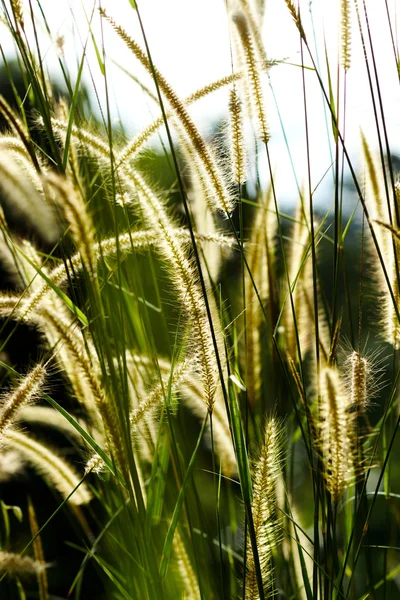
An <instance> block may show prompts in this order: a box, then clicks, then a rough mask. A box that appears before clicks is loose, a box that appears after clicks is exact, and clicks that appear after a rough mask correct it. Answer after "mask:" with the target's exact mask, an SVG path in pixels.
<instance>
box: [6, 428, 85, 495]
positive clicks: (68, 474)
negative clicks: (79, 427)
mask: <svg viewBox="0 0 400 600" xmlns="http://www.w3.org/2000/svg"><path fill="white" fill-rule="evenodd" d="M4 444H5V445H6V446H7V447H9V448H13V449H14V450H16V451H17V452H19V453H20V454H21V455H22V457H23V459H24V460H25V461H26V462H28V463H29V464H30V465H32V467H33V468H34V469H36V470H37V471H38V473H40V474H41V475H42V476H43V477H44V478H45V479H46V480H47V481H48V482H49V484H50V485H51V486H54V487H55V488H56V490H57V491H58V492H59V493H60V495H61V496H62V497H63V499H64V500H65V499H67V498H68V501H69V502H71V504H76V505H80V504H87V503H88V502H90V500H91V498H92V496H91V494H90V492H89V489H88V488H87V486H86V484H85V482H82V480H81V478H80V477H78V475H77V474H76V472H75V471H74V470H73V469H72V467H71V466H70V465H68V464H67V463H66V462H65V461H64V460H62V459H61V458H60V457H59V456H57V455H56V454H55V453H54V452H53V451H52V450H50V448H48V447H47V446H45V445H44V444H42V443H40V442H38V441H36V440H34V439H32V438H31V437H28V436H27V435H26V434H24V433H21V432H19V431H16V430H8V431H7V432H6V434H5V436H4ZM75 488H76V489H75Z"/></svg>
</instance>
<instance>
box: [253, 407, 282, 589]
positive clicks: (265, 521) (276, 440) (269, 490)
mask: <svg viewBox="0 0 400 600" xmlns="http://www.w3.org/2000/svg"><path fill="white" fill-rule="evenodd" d="M281 436H282V430H281V425H280V423H279V422H278V421H277V419H276V418H275V417H271V418H270V419H269V420H268V421H267V422H266V425H265V432H264V443H263V446H262V448H261V453H260V456H259V458H258V460H257V466H256V468H255V471H254V473H253V477H252V480H253V498H254V499H253V503H252V513H253V520H254V532H255V536H256V541H257V549H258V556H259V561H260V568H261V575H262V579H263V585H264V589H265V591H266V592H267V594H268V596H266V597H268V598H270V597H272V595H273V593H274V577H273V568H272V560H271V559H272V555H273V552H274V550H275V548H276V547H277V545H278V544H279V542H280V540H281V525H280V522H279V519H278V517H277V513H276V504H277V495H276V487H277V482H278V477H279V475H280V472H281V439H280V438H281ZM248 546H249V547H250V544H249V542H248ZM245 597H246V600H257V599H258V598H259V594H258V586H257V578H256V571H255V564H254V558H253V556H252V554H251V555H250V556H248V561H247V576H246V589H245Z"/></svg>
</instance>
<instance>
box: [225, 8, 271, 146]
mask: <svg viewBox="0 0 400 600" xmlns="http://www.w3.org/2000/svg"><path fill="white" fill-rule="evenodd" d="M232 22H233V23H234V25H235V27H236V31H237V34H238V40H239V48H240V50H239V54H240V53H242V54H243V56H244V61H245V70H246V82H247V88H248V89H247V94H246V98H247V99H248V101H249V103H250V106H249V114H250V115H253V114H254V115H255V117H256V123H257V129H258V134H259V136H260V139H261V141H262V142H264V143H265V144H266V143H268V140H269V131H268V125H267V119H266V115H265V106H264V93H263V89H262V85H261V76H262V68H263V66H264V63H265V61H264V59H263V58H261V57H260V56H258V52H257V47H256V45H255V43H254V37H253V35H252V32H251V28H250V26H249V23H248V20H247V18H246V16H245V15H244V13H242V12H235V13H233V15H232Z"/></svg>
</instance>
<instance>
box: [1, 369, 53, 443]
mask: <svg viewBox="0 0 400 600" xmlns="http://www.w3.org/2000/svg"><path fill="white" fill-rule="evenodd" d="M45 377H46V369H45V367H44V366H43V365H41V364H38V365H36V367H34V368H33V369H32V370H31V371H30V372H29V373H28V374H27V375H26V376H25V377H24V378H23V379H22V381H21V383H20V384H19V386H18V387H17V388H15V390H14V391H13V392H11V393H9V394H7V395H6V396H4V397H3V402H2V406H1V409H0V439H1V438H2V437H3V436H4V434H5V432H6V431H7V429H8V428H9V427H10V426H11V425H12V423H13V421H14V420H15V418H16V414H17V412H18V411H19V410H20V409H21V407H22V406H24V405H26V404H28V403H30V402H33V401H34V400H35V398H38V397H40V391H41V390H42V388H43V384H44V381H45Z"/></svg>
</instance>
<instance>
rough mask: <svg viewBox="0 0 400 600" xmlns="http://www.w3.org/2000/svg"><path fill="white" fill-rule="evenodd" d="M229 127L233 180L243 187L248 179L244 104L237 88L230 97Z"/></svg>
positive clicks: (233, 89) (232, 90) (234, 88)
mask: <svg viewBox="0 0 400 600" xmlns="http://www.w3.org/2000/svg"><path fill="white" fill-rule="evenodd" d="M229 117H230V119H229V125H230V142H231V163H232V180H233V181H234V183H237V184H238V185H241V184H242V183H245V181H246V179H247V173H246V171H247V157H246V146H245V143H244V133H243V112H242V102H241V100H240V98H239V94H238V92H237V89H236V87H233V88H232V89H231V91H230V96H229Z"/></svg>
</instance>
